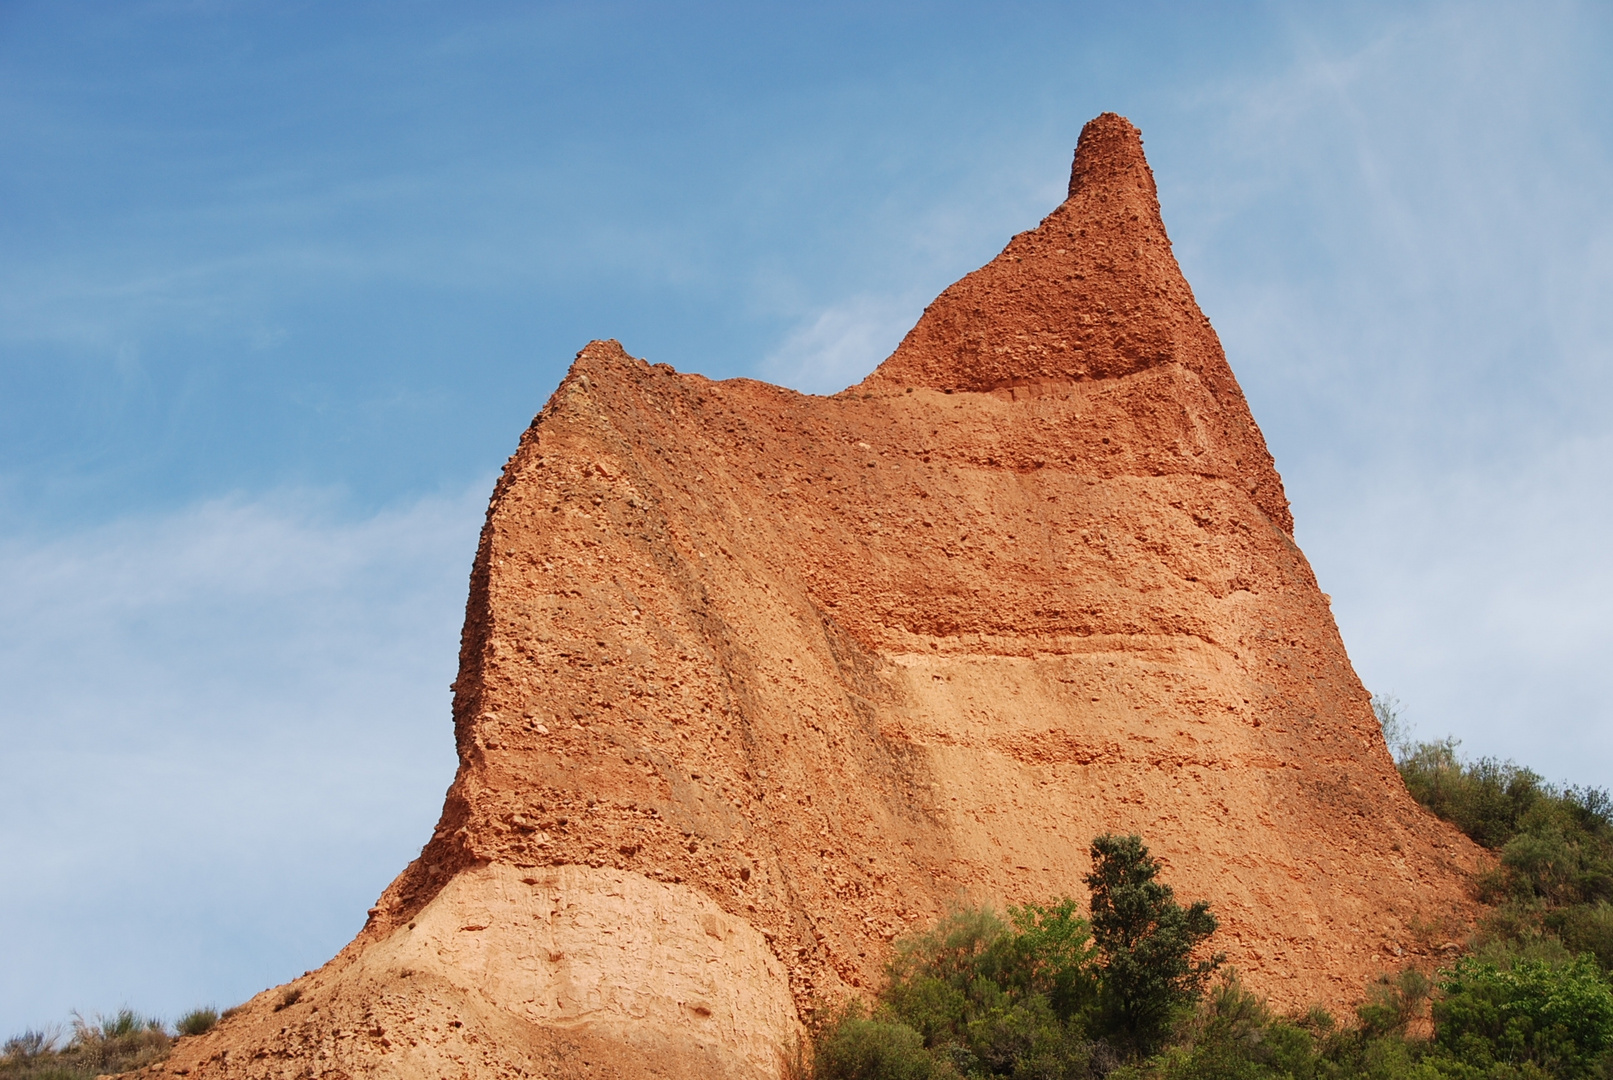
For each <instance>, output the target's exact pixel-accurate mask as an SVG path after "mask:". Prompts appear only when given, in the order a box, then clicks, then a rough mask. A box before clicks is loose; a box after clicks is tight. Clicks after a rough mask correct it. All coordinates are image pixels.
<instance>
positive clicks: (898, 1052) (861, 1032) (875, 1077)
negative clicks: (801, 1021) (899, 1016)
mask: <svg viewBox="0 0 1613 1080" xmlns="http://www.w3.org/2000/svg"><path fill="white" fill-rule="evenodd" d="M812 1072H813V1077H814V1080H942V1078H944V1077H955V1076H957V1075H958V1074H957V1073H956V1072H955V1071H953V1069H952V1068H951V1067H950V1066H949V1065H948V1064H947V1063H946V1062H945V1061H937V1060H936V1059H935V1058H934V1057H932V1056H931V1054H930V1053H929V1051H928V1050H926V1048H925V1046H924V1039H923V1037H922V1036H921V1035H919V1033H918V1032H917V1031H914V1030H913V1029H912V1028H910V1027H908V1026H907V1025H906V1024H900V1023H882V1022H880V1021H878V1020H870V1019H868V1017H867V1016H865V1015H863V1014H862V1013H861V1012H860V1011H858V1010H850V1011H848V1012H846V1013H844V1014H842V1015H840V1016H838V1017H836V1018H835V1019H834V1020H833V1021H832V1022H831V1023H829V1024H828V1025H827V1026H826V1028H825V1031H824V1034H823V1036H822V1037H821V1038H820V1039H819V1040H818V1042H817V1045H816V1046H815V1048H814V1052H813V1055H812Z"/></svg>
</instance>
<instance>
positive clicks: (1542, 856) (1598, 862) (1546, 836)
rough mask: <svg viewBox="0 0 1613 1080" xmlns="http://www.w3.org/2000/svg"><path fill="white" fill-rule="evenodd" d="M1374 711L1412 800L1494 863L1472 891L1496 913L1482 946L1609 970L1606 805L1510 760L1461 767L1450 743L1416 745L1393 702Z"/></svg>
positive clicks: (1612, 936) (1611, 892)
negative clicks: (1575, 959)
mask: <svg viewBox="0 0 1613 1080" xmlns="http://www.w3.org/2000/svg"><path fill="white" fill-rule="evenodd" d="M1372 704H1373V709H1374V711H1375V712H1376V713H1377V714H1378V720H1379V722H1380V723H1381V724H1383V729H1384V736H1385V739H1386V740H1387V741H1388V742H1389V745H1390V749H1391V750H1392V751H1393V752H1394V755H1395V762H1396V764H1397V765H1398V766H1399V769H1400V775H1401V777H1402V778H1404V780H1405V782H1406V788H1407V789H1408V790H1409V791H1410V792H1411V794H1412V796H1413V797H1414V798H1415V799H1416V800H1417V801H1418V802H1420V803H1422V804H1423V805H1424V806H1426V807H1428V809H1430V810H1432V811H1433V812H1434V813H1435V814H1438V815H1439V816H1440V817H1442V818H1444V819H1445V820H1446V821H1449V822H1450V823H1451V824H1453V825H1455V826H1456V827H1457V828H1458V829H1461V830H1462V831H1463V832H1464V833H1466V834H1467V835H1468V836H1470V837H1472V838H1473V840H1475V841H1476V842H1478V843H1479V844H1481V845H1483V846H1484V847H1487V848H1489V849H1490V850H1492V851H1494V852H1496V853H1497V855H1498V856H1499V860H1498V865H1497V866H1496V868H1495V869H1494V870H1493V871H1492V872H1490V873H1489V874H1486V875H1484V876H1483V877H1482V878H1481V879H1480V880H1479V881H1478V882H1477V883H1476V885H1477V888H1478V891H1479V898H1480V899H1481V900H1483V901H1484V902H1486V903H1488V904H1493V905H1495V908H1494V910H1493V911H1492V913H1491V914H1490V915H1489V917H1488V918H1487V919H1486V920H1485V923H1484V926H1483V927H1482V928H1481V932H1480V942H1481V943H1485V942H1495V943H1508V942H1510V943H1512V944H1513V945H1515V946H1517V947H1519V948H1523V949H1525V950H1528V949H1533V950H1534V951H1535V952H1537V953H1540V954H1541V955H1545V956H1551V955H1556V956H1557V957H1558V958H1559V959H1560V958H1563V957H1566V956H1569V955H1578V954H1580V953H1589V954H1590V955H1592V956H1593V957H1595V959H1596V962H1597V963H1598V964H1600V965H1601V967H1602V970H1603V971H1604V972H1606V971H1613V798H1610V797H1609V796H1608V793H1607V792H1606V791H1604V790H1601V789H1599V788H1582V787H1559V786H1557V785H1554V784H1548V783H1547V782H1546V781H1545V780H1544V779H1542V778H1541V776H1540V775H1539V774H1538V773H1536V772H1534V771H1532V770H1530V769H1526V768H1524V767H1522V766H1520V765H1517V764H1515V763H1514V762H1511V761H1505V762H1503V761H1497V760H1496V759H1494V758H1479V759H1478V760H1476V761H1467V760H1464V759H1463V758H1462V756H1461V754H1460V753H1459V752H1458V749H1457V748H1458V746H1459V744H1458V743H1457V741H1456V740H1455V739H1443V740H1440V741H1437V742H1416V741H1414V740H1412V739H1411V738H1410V733H1409V730H1408V728H1407V725H1406V724H1405V722H1404V720H1403V718H1402V717H1401V715H1400V710H1399V703H1398V702H1396V701H1395V700H1394V699H1393V698H1374V699H1373V703H1372Z"/></svg>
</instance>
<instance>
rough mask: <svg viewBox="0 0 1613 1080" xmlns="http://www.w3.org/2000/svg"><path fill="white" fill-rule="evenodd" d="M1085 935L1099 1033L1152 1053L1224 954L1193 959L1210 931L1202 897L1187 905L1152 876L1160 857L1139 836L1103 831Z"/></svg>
mask: <svg viewBox="0 0 1613 1080" xmlns="http://www.w3.org/2000/svg"><path fill="white" fill-rule="evenodd" d="M1092 863H1093V868H1092V873H1091V874H1089V875H1088V876H1087V879H1086V881H1087V886H1088V887H1089V888H1090V889H1091V890H1092V935H1093V941H1094V942H1095V943H1096V945H1097V949H1098V953H1099V956H1100V957H1101V977H1100V980H1099V984H1100V995H1099V997H1100V1012H1101V1016H1102V1023H1103V1027H1104V1029H1105V1034H1107V1035H1109V1036H1110V1037H1111V1038H1112V1039H1113V1040H1115V1041H1116V1042H1117V1043H1118V1044H1119V1045H1120V1046H1121V1047H1122V1048H1123V1049H1124V1050H1126V1051H1129V1052H1132V1053H1137V1054H1145V1055H1146V1054H1151V1053H1153V1052H1154V1050H1155V1049H1157V1048H1158V1047H1159V1045H1160V1044H1161V1043H1162V1042H1163V1040H1164V1038H1165V1036H1166V1035H1168V1034H1169V1032H1170V1029H1171V1026H1172V1024H1173V1023H1174V1021H1175V1020H1176V1018H1177V1016H1178V1015H1179V1013H1180V1012H1181V1010H1182V1009H1183V1008H1184V1007H1186V1006H1189V1005H1191V1004H1192V1002H1193V1001H1194V1000H1195V999H1196V998H1197V997H1198V996H1199V994H1200V993H1201V992H1202V991H1203V989H1204V985H1205V983H1206V982H1207V981H1208V980H1209V977H1210V975H1211V974H1212V973H1213V972H1214V971H1215V969H1216V968H1217V967H1218V966H1219V965H1220V964H1221V962H1222V961H1223V960H1224V959H1225V957H1223V956H1221V955H1220V954H1217V955H1215V956H1212V957H1209V958H1207V959H1204V960H1200V961H1196V962H1195V961H1194V960H1193V953H1194V951H1195V950H1196V949H1198V947H1199V945H1200V944H1201V943H1203V942H1204V941H1205V940H1206V939H1207V938H1209V937H1210V935H1211V934H1213V933H1215V930H1216V920H1215V916H1214V915H1211V914H1210V906H1209V905H1208V904H1207V903H1205V902H1204V901H1202V900H1198V901H1195V902H1194V903H1193V904H1192V905H1191V906H1189V907H1185V908H1184V907H1182V906H1181V905H1180V904H1178V903H1177V902H1176V897H1175V894H1174V892H1173V891H1172V890H1171V887H1170V886H1169V885H1165V884H1163V883H1161V882H1159V881H1156V880H1155V878H1157V877H1158V875H1159V870H1160V866H1159V860H1157V859H1155V858H1153V857H1152V856H1151V855H1149V854H1148V848H1147V847H1146V846H1144V844H1143V842H1142V838H1141V837H1138V836H1115V835H1113V834H1105V835H1103V836H1100V837H1098V838H1097V839H1095V840H1093V841H1092Z"/></svg>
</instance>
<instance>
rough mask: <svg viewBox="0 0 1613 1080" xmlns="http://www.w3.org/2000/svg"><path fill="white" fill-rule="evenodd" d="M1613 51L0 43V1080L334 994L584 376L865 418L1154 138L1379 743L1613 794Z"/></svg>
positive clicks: (325, 24)
mask: <svg viewBox="0 0 1613 1080" xmlns="http://www.w3.org/2000/svg"><path fill="white" fill-rule="evenodd" d="M1610 54H1613V17H1610V15H1609V13H1608V10H1607V9H1606V8H1605V7H1601V6H1597V5H1590V4H1585V5H1578V4H1551V3H1543V4H1538V3H1537V4H1529V5H1522V4H1519V5H1499V4H1481V3H1459V4H1385V5H1333V4H1329V5H1320V4H1319V5H1285V4H1244V5H1239V4H1224V5H1186V4H1183V5H1148V4H1136V5H1114V4H1103V5H1082V4H1058V5H1051V4H1050V5H1039V4H1016V3H1005V4H993V5H945V4H925V5H921V4H871V3H860V4H855V5H852V4H846V5H835V4H813V5H795V6H790V5H778V4H751V5H733V6H722V5H715V4H707V5H681V6H680V5H660V6H648V5H640V4H601V3H592V4H575V5H567V4H473V3H472V4H446V3H425V2H402V3H397V2H394V3H388V4H379V3H377V4H360V3H352V4H338V5H330V4H320V5H316V4H311V3H309V4H297V3H289V2H281V3H275V4H268V3H249V2H239V3H230V2H205V0H195V2H189V3H186V2H180V0H172V2H165V3H142V2H138V0H131V2H122V3H94V2H86V3H76V4H56V3H49V4H47V3H33V2H20V0H0V745H3V746H4V747H5V750H4V756H3V758H0V761H3V762H4V766H5V782H4V784H3V785H0V862H3V864H4V865H5V866H6V867H7V872H6V873H5V874H4V875H0V955H5V956H6V957H7V962H6V963H5V964H4V965H0V1035H5V1034H10V1033H11V1032H13V1031H17V1030H21V1029H22V1028H23V1027H25V1026H28V1025H39V1024H44V1023H49V1022H59V1021H61V1020H62V1019H64V1018H65V1017H66V1015H67V1012H68V1010H70V1009H73V1008H78V1009H83V1010H86V1011H94V1010H107V1009H113V1008H116V1007H118V1006H120V1005H123V1004H129V1005H132V1006H134V1007H136V1008H141V1009H146V1010H150V1011H153V1012H158V1013H162V1014H163V1015H166V1016H168V1017H170V1018H171V1017H172V1016H174V1015H175V1014H177V1013H178V1012H180V1011H182V1010H183V1009H185V1008H188V1007H190V1006H192V1005H195V1004H201V1003H216V1004H219V1005H227V1004H230V1003H233V1002H235V1001H238V1000H240V999H242V998H244V997H246V996H247V995H249V994H251V993H253V992H256V991H257V990H259V989H262V988H263V987H264V986H267V985H270V984H273V983H276V982H280V981H283V980H285V979H287V978H289V977H292V976H294V975H297V974H300V973H301V972H302V971H303V970H304V969H306V968H310V967H313V966H315V965H317V964H319V963H321V962H322V961H323V960H325V959H326V958H328V957H329V956H330V955H331V953H333V952H334V951H335V950H336V949H337V948H339V947H340V946H341V945H342V944H343V943H344V942H345V941H346V940H347V939H348V937H350V936H351V934H352V933H353V932H354V931H355V930H356V929H357V928H358V926H359V924H360V923H361V922H362V919H363V913H364V909H365V908H366V907H368V906H369V904H370V903H371V902H372V901H373V899H374V897H375V896H376V895H377V894H378V893H379V892H380V890H381V889H382V888H383V887H384V886H385V884H386V882H387V881H388V880H390V878H391V877H392V875H393V874H395V873H396V872H397V870H399V869H400V868H401V867H402V866H403V864H404V863H405V862H406V861H407V860H408V859H409V858H410V857H411V856H412V855H413V854H414V853H415V852H416V851H417V850H418V848H419V845H420V844H421V843H422V842H423V841H424V840H425V839H426V837H427V835H428V833H429V831H430V827H431V823H432V822H433V821H434V819H435V816H436V813H437V810H438V809H439V806H440V801H441V796H442V792H443V789H444V788H445V787H446V785H447V783H448V780H449V779H450V777H451V774H452V768H453V758H452V745H451V732H450V727H449V718H448V691H447V684H448V682H449V681H450V680H451V679H452V677H453V667H454V659H455V653H456V647H457V636H458V630H459V621H460V617H461V615H462V611H463V604H464V591H465V581H466V576H467V573H468V570H469V565H470V559H471V555H472V553H473V549H474V543H475V535H476V530H477V528H478V527H479V524H480V517H481V513H482V510H483V508H484V507H485V500H486V497H487V494H488V492H489V490H490V488H491V483H492V478H493V476H494V475H495V473H496V471H497V469H498V467H499V466H500V465H501V464H502V462H503V459H504V457H505V456H506V455H507V454H508V453H509V452H510V451H511V450H512V449H513V448H514V445H515V442H516V439H517V438H518V436H519V434H520V432H521V431H522V429H524V427H525V426H526V424H527V422H528V421H529V420H530V419H531V417H532V415H533V414H534V413H535V412H536V411H537V410H538V409H539V408H540V407H541V406H542V404H543V402H544V400H545V398H546V397H547V396H548V394H549V393H550V391H551V390H552V389H553V387H554V385H555V384H556V383H557V382H558V380H559V378H560V376H561V375H562V373H563V372H564V370H565V367H566V365H567V363H568V362H569V360H570V358H571V357H572V355H573V354H575V352H576V351H577V350H578V349H579V348H580V347H581V346H582V345H583V344H584V343H585V342H587V341H588V340H589V339H591V338H596V337H616V338H619V339H620V340H621V341H622V342H623V343H624V344H625V345H626V346H627V348H628V349H629V351H631V352H633V353H635V354H637V355H642V356H647V357H649V358H650V359H652V360H657V361H666V362H669V363H671V364H673V365H675V366H676V367H678V368H680V369H683V370H694V371H700V372H703V373H705V374H708V375H712V376H715V377H723V376H733V375H748V376H755V377H761V378H767V379H771V380H774V381H779V382H784V383H786V384H789V385H792V386H796V387H798V388H801V389H805V390H813V391H828V390H835V389H839V388H840V387H841V386H844V385H846V384H847V383H850V382H853V381H855V380H857V379H858V378H860V377H861V376H862V375H863V374H864V373H866V371H868V370H869V369H871V368H872V367H873V365H874V364H875V363H877V362H878V361H879V360H880V359H882V358H883V356H884V355H886V354H887V353H888V352H889V351H890V349H891V348H892V347H894V345H895V343H896V342H897V340H898V339H899V338H900V336H901V334H902V333H903V332H904V331H905V329H906V328H907V327H908V326H909V325H911V323H912V322H913V321H914V319H916V317H917V315H918V313H919V311H920V310H922V308H923V305H924V304H925V303H926V302H927V301H928V300H929V299H930V298H931V297H933V296H934V295H935V294H936V293H937V292H939V291H940V290H941V289H942V288H943V287H945V286H946V285H947V284H948V283H949V282H951V281H953V280H955V279H956V278H957V277H959V276H961V275H962V274H964V273H966V272H967V271H968V270H970V269H973V268H974V267H975V266H978V265H979V264H981V263H983V262H985V261H986V260H988V259H989V258H990V257H991V256H992V255H994V254H995V253H996V251H997V250H998V249H1000V248H1001V246H1002V245H1003V244H1004V243H1005V242H1006V241H1007V239H1008V237H1009V236H1010V235H1011V234H1013V233H1014V232H1017V231H1019V230H1022V229H1025V228H1028V227H1031V226H1033V225H1034V224H1035V223H1036V222H1037V220H1039V219H1040V217H1041V216H1042V215H1043V214H1045V213H1046V212H1047V211H1048V210H1050V209H1051V208H1052V207H1053V206H1054V205H1056V203H1057V202H1058V200H1059V198H1060V197H1061V196H1062V192H1063V189H1064V185H1065V181H1066V179H1067V175H1068V168H1069V158H1070V152H1071V149H1072V148H1073V146H1074V143H1075V139H1076V136H1077V134H1078V133H1079V131H1080V128H1081V125H1082V124H1083V123H1084V122H1085V121H1086V120H1087V119H1089V118H1090V117H1092V116H1093V115H1095V114H1096V113H1098V112H1101V111H1104V110H1108V109H1113V110H1115V111H1118V112H1121V113H1124V114H1125V115H1127V116H1129V117H1130V118H1131V119H1132V120H1133V121H1134V122H1136V123H1137V124H1138V125H1139V126H1140V127H1141V128H1142V130H1143V134H1144V138H1145V140H1146V144H1147V149H1148V152H1149V156H1150V160H1151V161H1152V163H1153V166H1154V169H1155V173H1156V176H1157V177H1158V180H1159V187H1160V193H1161V198H1162V201H1163V204H1164V213H1165V220H1166V224H1167V226H1168V227H1169V229H1170V231H1171V234H1172V237H1173V239H1174V240H1175V242H1176V248H1177V254H1178V257H1179V258H1180V260H1181V262H1182V264H1183V268H1184V270H1185V271H1186V273H1187V275H1188V278H1189V280H1190V281H1191V282H1192V284H1193V286H1194V288H1195V290H1196V292H1197V294H1198V296H1199V299H1200V302H1201V304H1202V306H1203V307H1204V309H1205V311H1206V312H1207V313H1208V314H1209V316H1210V318H1211V319H1212V320H1213V321H1214V323H1215V325H1216V327H1217V329H1218V330H1219V331H1220V333H1221V336H1222V339H1223V341H1224V343H1225V344H1226V346H1227V352H1228V354H1229V357H1230V359H1231V361H1232V364H1233V367H1234V370H1235V371H1236V372H1237V374H1238V376H1239V378H1240V380H1241V381H1242V383H1243V386H1244V388H1245V391H1246V392H1247V394H1248V396H1249V398H1250V402H1251V405H1252V406H1253V408H1254V412H1255V416H1256V418H1257V419H1258V420H1259V421H1260V423H1261V425H1262V427H1263V429H1264V430H1265V432H1266V435H1267V438H1268V440H1269V442H1270V443H1271V446H1272V450H1273V452H1274V453H1275V455H1276V458H1277V464H1278V467H1279V469H1280V470H1281V472H1282V474H1283V477H1284V480H1285V482H1286V483H1287V486H1288V491H1289V495H1290V497H1291V499H1292V500H1293V503H1294V510H1295V516H1296V518H1297V520H1298V538H1299V541H1300V543H1301V545H1302V546H1303V547H1304V549H1305V551H1306V553H1307V554H1308V555H1309V556H1310V558H1311V560H1312V562H1313V564H1314V565H1315V567H1316V570H1317V574H1318V576H1319V578H1320V580H1321V583H1322V587H1323V589H1324V590H1326V591H1327V592H1329V593H1330V594H1331V595H1332V596H1333V599H1334V610H1335V612H1336V614H1337V615H1338V617H1339V622H1340V626H1341V629H1342V631H1343V633H1344V638H1345V642H1346V644H1347V645H1348V646H1349V648H1350V651H1351V656H1352V658H1353V660H1354V662H1355V664H1356V667H1357V670H1358V671H1359V672H1360V673H1361V675H1362V678H1363V679H1364V681H1365V682H1366V684H1367V685H1368V687H1369V688H1371V689H1373V690H1375V691H1379V692H1385V693H1393V694H1395V695H1397V696H1398V697H1399V698H1400V699H1401V700H1402V702H1403V703H1404V706H1405V710H1406V713H1407V715H1408V716H1409V718H1410V720H1411V721H1412V722H1413V723H1414V724H1415V725H1416V728H1417V730H1418V732H1419V733H1420V734H1422V735H1424V736H1437V735H1444V734H1446V733H1451V734H1455V735H1457V736H1459V737H1461V738H1462V739H1463V740H1464V745H1465V746H1466V747H1467V749H1469V750H1470V751H1472V752H1475V753H1489V754H1496V755H1501V756H1511V757H1515V758H1517V759H1519V760H1520V761H1523V762H1525V763H1528V764H1531V765H1533V766H1534V767H1536V768H1537V769H1539V770H1540V771H1542V772H1544V773H1546V774H1547V775H1548V776H1550V777H1552V778H1556V779H1564V780H1568V781H1572V782H1576V783H1586V784H1594V785H1598V786H1601V785H1607V784H1609V783H1610V782H1613V693H1610V691H1609V689H1608V686H1607V677H1606V672H1607V671H1608V670H1609V669H1610V668H1613V665H1610V663H1609V659H1610V657H1609V654H1610V651H1613V616H1610V614H1609V612H1610V611H1613V570H1610V569H1609V563H1608V559H1607V551H1608V549H1609V544H1608V542H1607V539H1606V537H1607V535H1608V529H1609V526H1610V525H1613V506H1610V501H1613V500H1610V496H1613V204H1610V202H1609V200H1608V198H1607V193H1608V192H1609V191H1613V119H1610V118H1613V74H1610V70H1613V69H1609V68H1608V65H1607V64H1606V60H1605V58H1606V57H1607V56H1608V55H1610Z"/></svg>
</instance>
